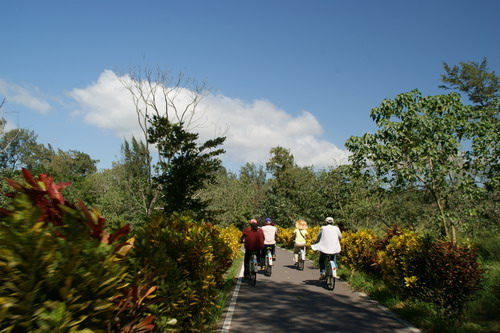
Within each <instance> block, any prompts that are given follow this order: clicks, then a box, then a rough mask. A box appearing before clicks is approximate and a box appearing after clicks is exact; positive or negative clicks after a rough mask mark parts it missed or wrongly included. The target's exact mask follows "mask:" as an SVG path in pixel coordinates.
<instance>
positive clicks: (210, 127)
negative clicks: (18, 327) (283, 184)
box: [69, 70, 348, 167]
mask: <svg viewBox="0 0 500 333" xmlns="http://www.w3.org/2000/svg"><path fill="white" fill-rule="evenodd" d="M120 81H121V82H120ZM122 82H126V83H130V82H132V81H131V79H130V77H128V76H122V77H118V76H117V75H116V74H115V73H113V72H112V71H109V70H107V71H104V72H103V73H102V74H101V75H100V77H99V78H98V80H97V82H95V83H93V84H91V85H89V86H88V87H86V88H83V89H73V90H72V91H70V92H69V96H70V97H71V98H72V99H74V100H75V101H76V102H77V105H78V109H77V110H76V112H77V114H79V115H81V116H82V117H83V119H84V120H85V122H87V123H89V124H92V125H95V126H98V127H101V128H105V129H108V130H110V131H113V132H114V133H116V135H118V136H120V137H123V138H130V137H131V136H132V135H134V136H136V137H138V138H139V137H141V132H140V128H139V125H138V122H137V114H136V111H135V110H136V108H135V105H134V103H133V99H132V97H131V94H130V92H129V91H128V90H127V89H125V88H124V86H123V84H122ZM191 94H192V91H190V90H187V89H182V90H180V92H179V94H178V95H177V99H176V106H178V107H179V109H184V108H185V107H186V105H187V103H188V102H189V101H190V96H191ZM160 100H161V99H158V101H160ZM158 103H159V104H161V102H158ZM162 108H163V109H164V108H165V106H164V105H160V109H162ZM195 117H196V119H195V120H194V121H193V123H192V124H191V126H192V128H193V131H196V132H198V133H199V134H200V138H201V139H202V140H208V139H211V138H214V137H215V136H218V135H224V136H226V142H225V143H224V146H223V148H224V149H225V150H226V154H224V156H222V160H223V162H224V164H232V165H243V164H244V163H246V162H253V163H255V164H258V165H262V164H265V162H267V161H268V160H269V157H270V155H269V151H270V149H271V148H273V147H276V146H281V147H284V148H286V149H289V150H290V151H291V153H292V154H293V156H294V158H295V161H296V163H297V164H298V165H299V166H311V165H314V166H315V167H329V166H334V165H339V164H345V163H347V156H348V153H347V151H345V150H342V149H339V148H338V147H337V146H335V145H334V144H333V143H331V142H328V141H326V140H324V139H322V138H321V137H322V135H323V128H322V127H321V125H320V124H319V123H318V121H317V119H316V118H315V117H314V115H313V114H311V113H310V112H308V111H302V113H301V114H300V115H298V116H293V115H291V114H289V113H287V112H286V111H284V110H280V109H278V108H277V107H276V106H275V105H273V104H272V103H271V102H269V101H266V100H255V101H253V102H251V103H246V102H244V101H242V100H239V99H234V98H229V97H227V96H222V95H213V94H208V95H207V96H205V97H204V98H203V99H202V100H201V102H200V103H199V104H198V106H197V111H196V116H195Z"/></svg>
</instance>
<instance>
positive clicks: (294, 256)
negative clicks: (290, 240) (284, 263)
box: [293, 243, 300, 264]
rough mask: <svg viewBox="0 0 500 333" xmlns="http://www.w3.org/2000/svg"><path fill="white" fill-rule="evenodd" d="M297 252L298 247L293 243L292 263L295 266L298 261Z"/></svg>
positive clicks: (298, 250)
mask: <svg viewBox="0 0 500 333" xmlns="http://www.w3.org/2000/svg"><path fill="white" fill-rule="evenodd" d="M299 252H300V246H299V245H298V244H297V243H295V244H294V245H293V262H294V263H295V264H297V262H298V261H299Z"/></svg>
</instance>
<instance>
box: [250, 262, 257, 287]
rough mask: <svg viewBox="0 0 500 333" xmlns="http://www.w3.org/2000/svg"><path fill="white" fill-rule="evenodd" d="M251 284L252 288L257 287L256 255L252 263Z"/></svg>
mask: <svg viewBox="0 0 500 333" xmlns="http://www.w3.org/2000/svg"><path fill="white" fill-rule="evenodd" d="M249 283H250V284H251V285H252V286H255V284H256V283H257V258H256V257H255V255H253V256H252V259H251V261H250V281H249Z"/></svg>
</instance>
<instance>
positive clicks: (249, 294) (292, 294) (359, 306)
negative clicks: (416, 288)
mask: <svg viewBox="0 0 500 333" xmlns="http://www.w3.org/2000/svg"><path fill="white" fill-rule="evenodd" d="M276 256H277V258H276V259H277V260H276V261H275V265H274V268H273V273H272V276H270V277H268V276H265V275H264V273H263V272H262V273H259V274H257V284H256V285H255V286H252V285H250V284H248V283H246V282H242V275H243V271H242V269H241V270H240V275H239V277H238V280H237V283H236V286H235V288H234V292H233V297H232V300H231V303H230V304H229V306H228V307H227V309H226V310H225V313H224V315H223V318H222V320H221V322H220V324H219V327H218V330H217V332H219V333H253V332H271V333H281V332H286V333H294V332H301V333H305V332H352V333H356V332H360V333H361V332H363V333H366V332H377V333H386V332H387V333H389V332H392V333H410V332H412V333H415V332H419V330H418V329H416V328H414V327H411V326H410V325H409V324H407V323H405V322H404V321H402V320H399V319H397V318H396V317H395V316H394V315H393V314H392V313H391V312H389V311H388V310H387V309H385V308H383V307H381V306H379V305H378V303H376V302H374V301H371V300H370V299H368V298H367V297H365V296H363V295H361V294H360V293H358V292H355V291H353V290H351V288H350V287H349V285H348V284H347V283H346V282H344V281H341V280H337V283H336V286H335V290H334V291H330V290H327V289H326V284H325V283H324V282H323V281H319V269H318V268H314V267H313V266H312V263H311V262H310V261H307V262H306V265H305V268H304V270H303V271H299V270H297V269H296V268H295V266H294V265H293V260H292V258H293V254H292V253H291V252H290V251H288V250H283V249H280V248H277V249H276Z"/></svg>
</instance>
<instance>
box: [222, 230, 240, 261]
mask: <svg viewBox="0 0 500 333" xmlns="http://www.w3.org/2000/svg"><path fill="white" fill-rule="evenodd" d="M216 228H217V230H218V231H219V234H220V237H221V238H222V240H223V241H224V244H226V245H227V246H228V247H229V249H230V250H231V254H230V258H231V260H234V259H235V258H236V256H237V255H238V254H239V253H240V249H241V243H240V239H241V231H240V229H238V228H236V227H235V226H234V225H230V226H228V227H225V228H221V227H216Z"/></svg>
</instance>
